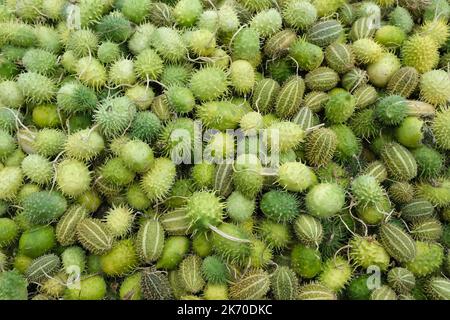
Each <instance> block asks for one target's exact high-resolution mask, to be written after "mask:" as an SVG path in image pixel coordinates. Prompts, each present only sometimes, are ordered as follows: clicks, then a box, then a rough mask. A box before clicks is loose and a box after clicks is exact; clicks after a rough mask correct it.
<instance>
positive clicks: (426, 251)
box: [405, 241, 445, 277]
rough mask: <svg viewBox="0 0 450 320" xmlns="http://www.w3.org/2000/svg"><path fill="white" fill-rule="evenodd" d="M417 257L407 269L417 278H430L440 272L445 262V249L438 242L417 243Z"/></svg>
mask: <svg viewBox="0 0 450 320" xmlns="http://www.w3.org/2000/svg"><path fill="white" fill-rule="evenodd" d="M415 245H416V257H415V258H414V259H413V260H411V261H408V262H406V263H405V267H406V268H407V269H408V270H409V271H411V272H412V273H413V274H414V275H415V276H417V277H424V276H428V275H430V274H432V273H435V272H436V271H438V270H439V268H440V267H441V265H442V262H443V261H444V257H445V256H444V248H443V246H442V245H441V244H439V243H436V242H426V241H416V242H415Z"/></svg>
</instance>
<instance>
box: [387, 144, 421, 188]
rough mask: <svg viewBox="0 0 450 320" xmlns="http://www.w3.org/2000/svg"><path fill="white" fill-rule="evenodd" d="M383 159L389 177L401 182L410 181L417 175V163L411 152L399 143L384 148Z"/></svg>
mask: <svg viewBox="0 0 450 320" xmlns="http://www.w3.org/2000/svg"><path fill="white" fill-rule="evenodd" d="M381 158H382V159H383V162H384V164H385V165H386V168H387V170H388V172H389V175H390V176H391V177H392V178H394V179H397V180H400V181H408V180H411V179H412V178H414V177H415V176H416V175H417V163H416V160H415V159H414V156H413V155H412V154H411V152H410V151H409V150H408V149H406V148H405V147H403V146H402V145H400V144H398V143H391V144H388V145H386V146H385V147H384V149H383V151H382V152H381Z"/></svg>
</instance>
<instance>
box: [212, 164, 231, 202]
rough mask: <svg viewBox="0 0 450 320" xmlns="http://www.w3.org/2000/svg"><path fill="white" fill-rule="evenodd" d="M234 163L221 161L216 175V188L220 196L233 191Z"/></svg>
mask: <svg viewBox="0 0 450 320" xmlns="http://www.w3.org/2000/svg"><path fill="white" fill-rule="evenodd" d="M232 182H233V164H232V163H219V164H218V165H217V166H216V174H215V176H214V190H216V191H217V193H218V195H219V196H222V197H225V198H226V197H228V196H229V195H230V193H231V191H233V184H232Z"/></svg>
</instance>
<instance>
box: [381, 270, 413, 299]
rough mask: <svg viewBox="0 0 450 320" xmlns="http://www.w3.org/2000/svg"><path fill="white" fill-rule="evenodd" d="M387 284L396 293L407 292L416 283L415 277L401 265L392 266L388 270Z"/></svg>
mask: <svg viewBox="0 0 450 320" xmlns="http://www.w3.org/2000/svg"><path fill="white" fill-rule="evenodd" d="M387 281H388V284H389V286H391V287H392V289H394V290H395V291H396V292H398V293H408V292H410V291H411V290H412V289H413V288H414V287H415V285H416V278H415V277H414V275H413V274H412V273H411V271H409V270H408V269H405V268H402V267H396V268H392V269H391V270H390V271H389V272H388V277H387Z"/></svg>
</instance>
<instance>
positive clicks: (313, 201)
mask: <svg viewBox="0 0 450 320" xmlns="http://www.w3.org/2000/svg"><path fill="white" fill-rule="evenodd" d="M344 204H345V194H344V191H343V190H342V189H341V188H340V187H339V186H338V185H337V184H330V183H321V184H318V185H316V186H314V187H313V188H312V189H311V190H310V191H309V192H308V194H307V196H306V207H307V208H308V210H309V212H310V213H311V214H313V215H314V216H317V217H319V218H326V217H331V216H333V215H334V214H336V213H338V212H339V211H340V210H341V209H342V208H343V207H344Z"/></svg>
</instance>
